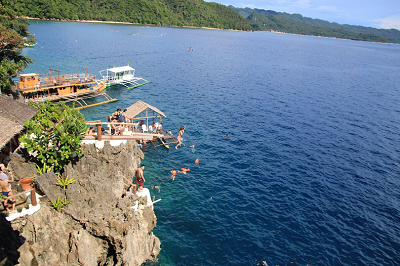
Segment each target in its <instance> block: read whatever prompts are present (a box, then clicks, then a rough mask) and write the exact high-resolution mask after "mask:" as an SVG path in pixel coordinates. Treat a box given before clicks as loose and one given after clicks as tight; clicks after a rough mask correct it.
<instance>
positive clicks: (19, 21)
mask: <svg viewBox="0 0 400 266" xmlns="http://www.w3.org/2000/svg"><path fill="white" fill-rule="evenodd" d="M11 6H12V5H10V4H9V3H8V1H7V0H0V92H4V91H5V90H8V89H10V87H11V85H12V84H13V82H12V80H11V77H12V76H15V75H16V74H17V72H18V71H19V70H21V69H24V68H25V67H26V66H27V65H28V64H29V63H31V62H32V59H31V58H29V57H25V56H22V55H21V52H22V47H24V46H25V44H30V43H33V42H35V38H34V37H33V36H32V35H30V34H29V32H28V25H29V21H28V20H27V19H24V18H18V17H16V15H15V12H14V11H13V10H12V9H11Z"/></svg>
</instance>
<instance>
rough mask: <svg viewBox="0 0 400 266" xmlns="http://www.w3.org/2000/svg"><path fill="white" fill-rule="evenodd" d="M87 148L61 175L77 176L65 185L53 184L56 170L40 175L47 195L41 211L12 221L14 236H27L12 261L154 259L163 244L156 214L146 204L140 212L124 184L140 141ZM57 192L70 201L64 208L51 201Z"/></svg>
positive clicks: (129, 261) (59, 262)
mask: <svg viewBox="0 0 400 266" xmlns="http://www.w3.org/2000/svg"><path fill="white" fill-rule="evenodd" d="M84 149H85V150H86V151H87V152H86V153H85V155H84V156H83V157H82V158H81V159H80V160H79V161H77V162H76V163H75V164H70V165H68V167H67V168H66V171H65V173H64V174H63V178H65V177H67V176H68V178H74V179H75V180H76V181H75V182H73V183H72V184H70V185H68V186H67V188H66V189H65V190H64V189H62V188H61V187H60V186H57V185H55V183H57V177H56V176H55V175H54V173H48V174H44V175H41V176H39V177H37V178H36V182H37V187H38V188H39V189H40V190H41V191H42V192H43V193H44V194H45V195H46V197H42V198H41V202H40V204H41V209H40V210H39V211H38V212H36V213H35V214H33V215H31V216H24V217H23V218H18V219H16V220H14V221H12V223H11V225H12V228H13V232H14V233H12V232H11V233H10V236H14V237H16V235H17V234H16V233H15V232H17V231H19V235H18V238H21V237H23V238H24V239H25V241H22V242H23V243H24V244H23V245H22V246H20V247H19V251H20V256H19V258H18V256H17V257H16V256H15V254H14V257H13V259H14V261H15V259H17V260H18V259H19V262H20V263H21V264H20V265H141V264H142V263H144V262H145V261H146V260H153V261H156V260H157V258H156V257H157V255H158V253H159V252H160V250H161V249H160V244H161V243H160V240H159V239H158V238H157V237H156V236H154V235H153V233H152V232H151V231H152V230H153V228H154V227H155V226H156V221H157V218H156V216H155V214H154V211H153V210H152V208H151V206H147V205H142V206H140V208H139V209H138V211H136V212H135V211H134V210H133V209H131V208H130V207H131V206H133V205H134V203H135V201H136V200H137V199H139V202H140V203H139V204H142V203H143V202H145V201H144V200H143V199H140V198H138V197H137V196H136V195H133V194H129V193H126V188H127V186H125V185H124V179H123V176H125V177H127V178H128V179H129V178H131V177H132V175H133V172H134V169H135V168H137V167H138V164H139V158H138V146H137V144H136V142H133V141H132V142H127V143H126V144H122V145H120V146H118V147H113V146H111V145H109V144H108V143H106V144H105V146H104V148H103V149H101V150H99V149H97V148H96V147H95V146H94V145H85V146H84ZM141 154H143V153H141ZM25 163H26V162H25ZM14 164H17V163H16V161H12V165H13V167H15V169H22V168H23V167H22V166H21V165H19V166H17V165H15V166H14ZM26 164H29V163H26ZM20 167H21V168H20ZM58 196H60V197H61V198H63V197H66V199H67V200H72V201H71V203H70V204H68V205H67V206H66V207H64V208H63V209H62V210H61V211H60V212H57V211H55V210H54V209H53V208H52V207H51V203H50V201H54V199H57V197H58ZM0 219H2V218H1V217H0ZM3 223H5V224H8V223H7V222H4V221H3ZM0 226H2V225H0ZM19 241H20V242H19V243H21V240H19ZM15 243H18V242H17V241H16V242H15ZM2 245H4V244H0V250H1V248H2ZM11 251H13V250H11ZM11 251H9V252H8V253H7V254H6V255H8V254H11V253H12V252H11ZM14 253H15V250H14Z"/></svg>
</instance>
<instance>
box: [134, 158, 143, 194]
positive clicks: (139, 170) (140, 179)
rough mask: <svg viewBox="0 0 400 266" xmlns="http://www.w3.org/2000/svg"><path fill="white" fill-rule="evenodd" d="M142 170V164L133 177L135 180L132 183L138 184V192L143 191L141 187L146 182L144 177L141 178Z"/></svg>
mask: <svg viewBox="0 0 400 266" xmlns="http://www.w3.org/2000/svg"><path fill="white" fill-rule="evenodd" d="M143 170H144V164H142V165H141V166H140V168H137V169H136V176H135V180H134V181H133V182H134V183H138V184H139V189H138V191H139V192H142V191H143V185H144V182H146V180H145V179H144V176H143Z"/></svg>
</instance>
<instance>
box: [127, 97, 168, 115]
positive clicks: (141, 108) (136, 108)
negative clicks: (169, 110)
mask: <svg viewBox="0 0 400 266" xmlns="http://www.w3.org/2000/svg"><path fill="white" fill-rule="evenodd" d="M147 109H150V110H151V111H153V112H155V113H157V114H158V115H156V116H154V115H153V116H149V115H148V114H147V112H146V113H144V112H145V111H146V110H147ZM142 112H143V113H142ZM126 114H127V116H128V117H135V116H137V115H141V116H140V117H144V118H150V117H151V118H153V117H161V116H163V117H167V116H166V115H165V114H164V113H163V112H161V111H160V110H159V109H157V108H156V107H154V106H151V105H150V104H147V103H145V102H142V101H140V100H139V101H137V102H136V103H135V104H133V105H131V106H129V107H128V108H127V112H126ZM142 115H144V116H142Z"/></svg>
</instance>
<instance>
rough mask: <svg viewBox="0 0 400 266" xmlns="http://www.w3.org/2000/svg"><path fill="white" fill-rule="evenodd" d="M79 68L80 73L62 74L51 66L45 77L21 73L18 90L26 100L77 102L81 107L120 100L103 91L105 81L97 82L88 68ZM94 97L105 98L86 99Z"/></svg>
mask: <svg viewBox="0 0 400 266" xmlns="http://www.w3.org/2000/svg"><path fill="white" fill-rule="evenodd" d="M78 69H79V71H78V74H68V75H61V74H60V69H58V70H55V69H51V67H49V75H48V76H45V77H40V74H36V73H29V74H20V75H19V78H18V90H19V92H20V93H21V94H22V95H23V97H24V100H25V102H42V101H53V102H58V101H65V102H75V103H77V104H78V105H79V107H77V108H79V109H81V108H87V107H91V106H95V105H100V104H105V103H109V102H114V101H118V99H112V98H111V97H110V96H108V95H107V94H106V93H104V92H102V90H104V89H105V88H106V85H105V82H101V83H97V82H96V76H94V75H89V74H88V73H87V68H83V69H86V73H81V67H80V66H79V67H78ZM52 72H57V75H55V76H52V75H51V73H52ZM93 97H104V98H105V100H104V101H101V102H98V103H95V104H87V103H86V101H85V100H86V99H89V98H93Z"/></svg>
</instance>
